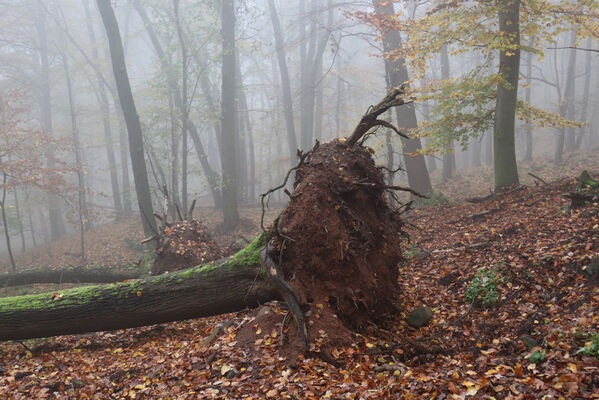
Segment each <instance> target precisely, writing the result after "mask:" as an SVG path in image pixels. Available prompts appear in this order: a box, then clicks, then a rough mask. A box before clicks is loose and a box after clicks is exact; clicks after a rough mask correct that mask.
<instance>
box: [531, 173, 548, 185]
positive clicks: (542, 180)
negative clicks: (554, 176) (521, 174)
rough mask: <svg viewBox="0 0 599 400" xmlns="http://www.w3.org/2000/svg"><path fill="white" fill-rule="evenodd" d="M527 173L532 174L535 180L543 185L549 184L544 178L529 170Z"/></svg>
mask: <svg viewBox="0 0 599 400" xmlns="http://www.w3.org/2000/svg"><path fill="white" fill-rule="evenodd" d="M528 175H530V176H532V177H533V178H535V179H536V180H538V181H540V182H542V183H543V184H544V185H549V184H548V183H547V182H546V181H545V180H544V179H542V178H540V177H538V176H536V175H535V174H533V173H532V172H529V173H528Z"/></svg>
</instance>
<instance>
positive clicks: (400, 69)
mask: <svg viewBox="0 0 599 400" xmlns="http://www.w3.org/2000/svg"><path fill="white" fill-rule="evenodd" d="M372 5H373V6H374V12H375V15H377V16H379V17H382V18H389V17H391V16H394V15H395V11H394V9H393V3H392V2H389V1H387V2H381V1H380V0H372ZM400 46H401V36H400V34H399V32H398V31H396V30H386V31H384V32H383V50H384V51H385V53H390V52H392V51H393V50H395V49H397V48H399V47H400ZM385 70H386V73H387V77H388V82H389V85H390V86H392V87H397V86H400V85H402V84H404V83H405V82H408V81H409V76H408V70H407V68H406V66H405V64H404V60H403V59H391V58H388V57H385ZM395 111H396V115H397V124H398V125H399V128H400V130H409V129H413V128H417V127H418V121H417V119H416V110H415V108H414V104H406V105H404V106H402V107H399V108H397V109H396V110H395ZM402 143H403V147H404V157H405V164H406V170H407V173H408V183H409V185H410V188H412V189H413V190H415V191H416V192H418V193H421V194H425V195H426V194H428V193H431V192H432V191H433V189H432V186H431V180H430V177H429V174H428V170H427V169H426V161H425V160H424V156H423V155H422V154H417V153H418V152H419V151H420V149H421V148H422V145H421V143H420V138H413V139H404V138H402ZM414 154H417V155H414Z"/></svg>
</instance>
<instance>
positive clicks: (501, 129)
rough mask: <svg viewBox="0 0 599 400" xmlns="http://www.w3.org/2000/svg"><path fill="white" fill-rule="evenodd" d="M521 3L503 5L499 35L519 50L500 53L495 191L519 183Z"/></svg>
mask: <svg viewBox="0 0 599 400" xmlns="http://www.w3.org/2000/svg"><path fill="white" fill-rule="evenodd" d="M519 16H520V0H504V1H502V2H501V3H500V10H499V32H500V35H502V36H503V37H506V38H507V39H508V40H509V43H510V45H513V46H514V47H515V48H510V49H506V48H504V49H502V50H500V52H499V73H500V74H502V76H503V81H504V82H503V83H500V84H499V85H497V104H496V108H495V126H494V132H493V150H494V157H493V159H494V170H495V190H496V191H498V190H501V189H502V188H504V187H506V186H510V185H514V184H517V183H519V180H518V164H517V162H516V145H515V141H514V130H515V126H514V124H515V119H516V101H517V96H518V74H519V69H520V18H519Z"/></svg>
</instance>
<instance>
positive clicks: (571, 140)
mask: <svg viewBox="0 0 599 400" xmlns="http://www.w3.org/2000/svg"><path fill="white" fill-rule="evenodd" d="M571 29H572V31H571V33H570V43H571V46H576V31H575V27H574V26H572V27H571ZM577 54H578V51H577V50H576V49H570V59H569V60H568V76H567V77H566V88H565V93H564V94H565V96H566V98H565V100H566V118H567V119H569V120H573V119H575V118H576V103H575V98H576V55H577ZM576 129H577V128H575V127H568V128H567V129H566V150H568V151H572V150H574V149H575V148H576Z"/></svg>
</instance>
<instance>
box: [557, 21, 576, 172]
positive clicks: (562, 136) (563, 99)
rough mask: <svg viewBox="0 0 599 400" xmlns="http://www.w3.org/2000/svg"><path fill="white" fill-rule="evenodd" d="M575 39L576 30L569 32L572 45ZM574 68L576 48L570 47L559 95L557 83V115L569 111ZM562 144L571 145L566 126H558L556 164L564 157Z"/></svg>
mask: <svg viewBox="0 0 599 400" xmlns="http://www.w3.org/2000/svg"><path fill="white" fill-rule="evenodd" d="M575 40H576V32H575V31H571V32H570V41H569V43H570V44H571V45H572V46H573V45H574V44H575ZM575 69H576V50H574V49H571V51H570V57H569V58H568V70H567V72H566V83H565V87H564V94H563V96H562V95H561V92H560V88H559V80H558V84H557V91H558V97H559V115H560V116H562V117H564V118H566V119H567V118H568V116H569V114H570V112H569V109H570V103H571V101H572V97H573V95H574V74H575V72H574V71H575ZM558 74H559V72H558V71H557V69H556V71H555V76H556V77H559V75H558ZM564 145H566V147H567V148H568V149H569V148H570V146H571V143H570V139H569V138H567V137H566V128H560V130H559V133H558V135H557V141H556V144H555V162H556V163H557V164H561V163H562V162H563V159H564Z"/></svg>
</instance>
